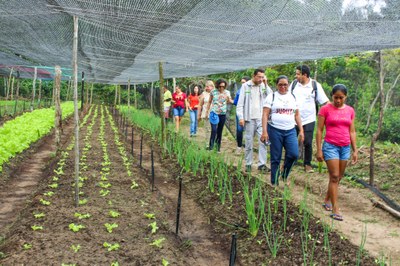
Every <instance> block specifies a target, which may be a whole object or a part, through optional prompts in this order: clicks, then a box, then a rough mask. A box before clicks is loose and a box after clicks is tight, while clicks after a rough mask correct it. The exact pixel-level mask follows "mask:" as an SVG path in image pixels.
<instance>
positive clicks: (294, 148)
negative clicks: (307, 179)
mask: <svg viewBox="0 0 400 266" xmlns="http://www.w3.org/2000/svg"><path fill="white" fill-rule="evenodd" d="M268 136H269V141H270V142H271V146H270V152H271V184H273V185H276V184H278V182H279V177H280V176H282V178H283V180H286V179H287V178H288V176H289V173H290V170H291V169H292V166H293V164H294V163H295V162H296V160H297V157H298V156H299V147H298V144H297V137H296V130H295V129H294V128H292V129H290V130H281V129H277V128H275V127H273V126H271V125H268ZM283 149H285V162H284V165H283V173H281V172H280V168H279V165H280V163H281V158H282V150H283Z"/></svg>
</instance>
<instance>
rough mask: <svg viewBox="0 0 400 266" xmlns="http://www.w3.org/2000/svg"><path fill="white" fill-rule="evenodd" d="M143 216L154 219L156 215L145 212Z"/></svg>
mask: <svg viewBox="0 0 400 266" xmlns="http://www.w3.org/2000/svg"><path fill="white" fill-rule="evenodd" d="M144 217H146V218H147V219H155V218H156V215H155V214H154V213H145V214H144Z"/></svg>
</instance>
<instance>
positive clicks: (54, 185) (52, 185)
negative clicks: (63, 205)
mask: <svg viewBox="0 0 400 266" xmlns="http://www.w3.org/2000/svg"><path fill="white" fill-rule="evenodd" d="M49 188H54V189H55V188H58V184H57V183H53V184H50V185H49Z"/></svg>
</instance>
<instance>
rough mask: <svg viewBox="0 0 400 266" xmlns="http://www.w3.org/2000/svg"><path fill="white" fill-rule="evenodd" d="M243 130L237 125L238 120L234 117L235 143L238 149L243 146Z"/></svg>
mask: <svg viewBox="0 0 400 266" xmlns="http://www.w3.org/2000/svg"><path fill="white" fill-rule="evenodd" d="M243 129H244V127H242V126H241V125H239V118H238V116H236V142H237V146H238V147H242V146H243Z"/></svg>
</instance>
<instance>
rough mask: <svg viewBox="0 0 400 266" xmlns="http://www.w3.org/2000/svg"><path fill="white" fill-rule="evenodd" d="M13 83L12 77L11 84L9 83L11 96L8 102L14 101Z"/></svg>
mask: <svg viewBox="0 0 400 266" xmlns="http://www.w3.org/2000/svg"><path fill="white" fill-rule="evenodd" d="M14 82H15V78H14V77H12V82H11V95H10V100H11V101H12V100H13V99H14Z"/></svg>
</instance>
